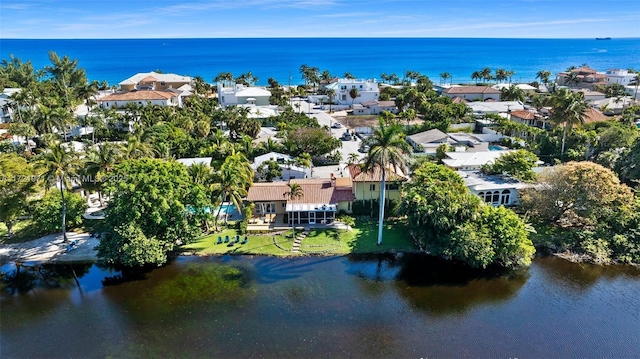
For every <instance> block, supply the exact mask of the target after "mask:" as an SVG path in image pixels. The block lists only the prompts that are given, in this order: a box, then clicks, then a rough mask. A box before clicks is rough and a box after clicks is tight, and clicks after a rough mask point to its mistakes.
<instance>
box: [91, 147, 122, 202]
mask: <svg viewBox="0 0 640 359" xmlns="http://www.w3.org/2000/svg"><path fill="white" fill-rule="evenodd" d="M121 158H122V154H121V147H120V146H118V145H113V144H111V143H109V142H105V143H103V144H101V145H100V146H98V148H97V149H96V148H95V147H92V148H90V149H89V150H88V151H87V158H86V162H85V164H84V172H85V173H86V174H88V175H89V176H91V178H93V179H95V180H96V181H97V182H99V181H100V179H101V177H102V176H105V175H108V174H109V173H110V172H111V171H113V168H114V167H115V165H116V164H117V163H118V162H119V161H120V160H121ZM97 189H98V199H99V200H100V205H101V206H102V205H104V204H103V200H102V198H103V196H102V187H101V186H98V187H97Z"/></svg>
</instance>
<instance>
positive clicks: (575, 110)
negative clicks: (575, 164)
mask: <svg viewBox="0 0 640 359" xmlns="http://www.w3.org/2000/svg"><path fill="white" fill-rule="evenodd" d="M550 102H551V105H552V106H553V110H552V114H551V120H552V122H554V123H555V124H556V126H558V125H561V124H564V128H563V134H562V148H561V150H560V157H561V158H564V148H565V142H566V140H567V133H569V132H571V129H572V128H573V127H574V126H576V125H582V124H584V120H585V117H586V115H587V111H588V109H589V105H588V104H587V103H586V102H585V101H584V95H583V94H582V92H571V91H569V90H567V89H560V91H556V92H555V93H554V94H553V95H552V96H551V98H550Z"/></svg>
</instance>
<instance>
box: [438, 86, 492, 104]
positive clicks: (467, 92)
mask: <svg viewBox="0 0 640 359" xmlns="http://www.w3.org/2000/svg"><path fill="white" fill-rule="evenodd" d="M442 94H443V95H445V96H447V97H450V98H452V99H453V98H456V97H460V98H462V99H465V100H467V101H475V100H478V101H486V100H489V99H490V100H495V101H500V94H501V92H500V90H496V89H494V88H491V87H489V86H452V87H449V88H447V89H445V90H443V91H442Z"/></svg>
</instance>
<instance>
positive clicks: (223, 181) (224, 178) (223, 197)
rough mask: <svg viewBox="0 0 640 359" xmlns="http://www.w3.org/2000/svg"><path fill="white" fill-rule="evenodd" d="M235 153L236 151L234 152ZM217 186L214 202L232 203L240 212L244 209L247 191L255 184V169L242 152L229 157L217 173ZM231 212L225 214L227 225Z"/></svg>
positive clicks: (218, 214)
mask: <svg viewBox="0 0 640 359" xmlns="http://www.w3.org/2000/svg"><path fill="white" fill-rule="evenodd" d="M232 152H234V151H232ZM216 177H217V182H218V183H217V186H215V187H216V191H214V192H215V194H214V196H215V197H216V200H214V201H213V202H218V203H221V204H222V203H224V202H227V201H229V200H230V201H231V202H232V203H233V204H234V205H235V207H236V208H237V209H238V210H239V211H240V210H241V209H242V199H243V198H244V197H246V195H247V190H248V189H249V187H251V184H252V183H253V169H252V168H251V164H249V161H248V160H247V158H246V157H245V156H244V154H242V153H240V152H234V153H232V154H231V155H230V156H228V157H227V158H226V159H225V161H224V162H223V163H222V165H221V166H220V169H219V170H218V171H217V174H216ZM221 210H222V205H221V206H220V208H218V213H217V214H216V219H215V221H216V228H217V223H218V222H217V219H218V217H219V216H220V211H221ZM228 214H229V212H228V211H226V212H225V223H226V222H227V219H228Z"/></svg>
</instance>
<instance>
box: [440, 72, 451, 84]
mask: <svg viewBox="0 0 640 359" xmlns="http://www.w3.org/2000/svg"><path fill="white" fill-rule="evenodd" d="M440 78H441V79H442V84H446V83H447V79H450V78H451V74H450V73H448V72H443V73H441V74H440Z"/></svg>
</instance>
